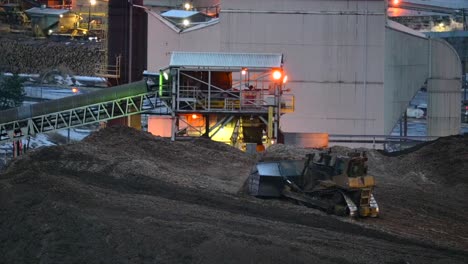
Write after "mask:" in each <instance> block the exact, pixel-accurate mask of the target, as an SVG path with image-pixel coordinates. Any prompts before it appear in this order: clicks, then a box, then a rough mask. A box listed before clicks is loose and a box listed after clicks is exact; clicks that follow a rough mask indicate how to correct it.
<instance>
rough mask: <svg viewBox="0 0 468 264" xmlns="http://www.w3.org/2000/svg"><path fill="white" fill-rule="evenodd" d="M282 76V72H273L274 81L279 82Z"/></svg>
mask: <svg viewBox="0 0 468 264" xmlns="http://www.w3.org/2000/svg"><path fill="white" fill-rule="evenodd" d="M281 76H282V74H281V71H279V70H275V71H274V72H273V79H275V80H279V79H281Z"/></svg>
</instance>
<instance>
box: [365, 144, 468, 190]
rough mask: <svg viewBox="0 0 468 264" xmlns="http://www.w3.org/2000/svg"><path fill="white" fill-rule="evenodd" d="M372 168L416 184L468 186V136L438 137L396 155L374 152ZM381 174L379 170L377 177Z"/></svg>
mask: <svg viewBox="0 0 468 264" xmlns="http://www.w3.org/2000/svg"><path fill="white" fill-rule="evenodd" d="M373 157H374V159H375V160H373V161H371V162H374V161H377V162H375V164H372V165H374V166H370V167H374V168H375V167H382V166H381V165H380V164H379V163H382V162H383V163H385V164H386V165H385V166H384V167H385V168H383V167H382V168H381V169H385V170H390V171H391V172H392V173H393V174H394V175H399V179H413V181H415V183H418V184H442V185H447V186H457V185H468V137H466V136H450V137H441V138H439V139H437V140H435V141H432V142H428V143H425V144H423V145H422V146H419V147H417V148H414V149H412V150H411V151H405V152H404V153H398V155H391V156H388V155H381V154H378V153H373ZM381 173H383V171H379V173H378V174H381Z"/></svg>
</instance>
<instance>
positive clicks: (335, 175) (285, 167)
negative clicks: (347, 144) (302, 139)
mask: <svg viewBox="0 0 468 264" xmlns="http://www.w3.org/2000/svg"><path fill="white" fill-rule="evenodd" d="M367 160H368V158H367V156H366V153H365V152H355V153H348V154H347V155H345V156H340V155H334V154H331V153H330V152H320V153H311V154H307V155H306V157H305V159H304V160H278V161H265V162H259V163H257V164H256V165H255V166H254V168H253V170H252V172H251V175H250V178H249V184H248V187H249V193H250V194H251V195H254V196H257V197H286V198H288V199H292V200H294V201H296V202H297V203H299V204H303V205H305V206H308V207H313V208H319V209H322V210H324V211H326V212H328V213H333V214H336V215H349V216H351V217H358V216H360V217H377V216H378V215H379V206H378V204H377V201H376V200H375V198H374V195H373V190H374V187H375V179H374V177H373V176H370V175H368V174H367Z"/></svg>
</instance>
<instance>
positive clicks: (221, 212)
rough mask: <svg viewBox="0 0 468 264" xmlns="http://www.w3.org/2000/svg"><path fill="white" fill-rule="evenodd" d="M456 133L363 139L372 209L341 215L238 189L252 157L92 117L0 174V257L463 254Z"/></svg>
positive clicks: (243, 258)
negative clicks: (399, 141) (395, 144)
mask: <svg viewBox="0 0 468 264" xmlns="http://www.w3.org/2000/svg"><path fill="white" fill-rule="evenodd" d="M447 145H450V146H451V147H447V148H442V147H441V146H447ZM467 145H468V144H467V139H466V138H457V137H450V138H444V139H441V140H439V141H437V142H434V143H433V144H430V145H427V146H425V147H423V148H421V149H419V150H415V151H414V152H411V153H402V154H401V155H399V156H395V157H389V156H385V155H382V154H381V153H378V152H374V151H369V169H370V173H372V174H374V175H375V177H376V178H377V180H378V188H377V189H376V198H377V200H378V202H379V204H380V206H381V211H382V216H381V217H380V218H377V219H358V220H352V219H348V218H342V217H337V216H333V215H327V214H325V213H323V212H321V211H318V210H313V209H309V208H305V207H302V206H298V205H294V204H291V203H289V202H287V201H283V200H276V199H271V200H268V199H267V200H262V199H256V198H254V197H250V196H247V195H245V194H243V193H242V192H241V190H242V186H243V184H244V182H245V180H246V179H247V177H248V174H249V171H250V168H251V166H252V165H253V164H254V163H255V160H256V159H258V158H259V157H254V156H251V155H248V154H246V153H243V152H241V151H239V150H237V149H234V148H231V147H229V146H226V145H224V144H221V143H216V142H212V141H209V140H205V139H196V140H192V141H178V142H170V141H169V140H167V139H163V138H158V137H153V136H152V135H150V134H148V133H144V132H139V131H136V130H133V129H130V128H124V127H110V128H106V129H103V130H101V131H98V132H96V133H94V134H92V135H91V136H89V137H88V138H86V139H85V140H83V141H81V142H79V143H74V144H69V145H64V146H54V147H47V148H42V149H38V150H35V151H31V152H29V153H28V154H27V155H24V156H22V157H20V158H18V159H16V160H14V161H13V162H12V163H11V164H10V165H9V167H8V168H7V169H6V171H5V172H3V173H2V174H0V230H1V232H0V255H1V256H2V258H1V260H0V263H467V262H468V243H467V237H468V229H467V225H466V221H467V219H468V217H467V216H468V215H467V214H468V213H467V210H466V209H467V207H466V203H465V201H466V198H467V197H466V193H467V182H468V180H467V178H466V176H465V177H463V175H464V174H465V175H468V174H467V173H466V171H467V170H466V167H464V166H466V163H467V162H468V157H467V150H466V149H467ZM455 147H456V148H457V150H456V151H457V152H456V154H457V156H456V157H454V156H453V154H454V153H453V152H450V151H454V149H453V148H455ZM275 148H276V149H275ZM430 149H434V151H433V152H431V151H430ZM336 150H337V151H344V150H345V149H343V148H342V149H336ZM308 151H311V150H304V149H297V148H290V147H286V146H282V145H277V146H275V147H274V148H270V149H268V150H267V153H266V155H265V156H263V157H260V158H261V159H268V158H272V157H273V156H274V155H276V157H277V158H278V157H282V155H284V154H287V153H290V154H291V155H290V157H293V156H294V157H297V158H300V157H301V156H302V155H303V154H304V153H306V152H308ZM460 151H461V153H460ZM449 154H450V155H449ZM458 154H459V155H458ZM454 159H457V160H456V161H455V160H454ZM426 161H427V162H426ZM425 162H426V163H425ZM429 162H430V163H429ZM411 164H419V165H411ZM424 164H425V165H424ZM405 166H406V167H405ZM432 166H435V167H432ZM443 166H448V168H447V169H446V170H440V171H439V170H438V169H435V168H440V167H443ZM421 168H425V169H421ZM443 173H445V174H443Z"/></svg>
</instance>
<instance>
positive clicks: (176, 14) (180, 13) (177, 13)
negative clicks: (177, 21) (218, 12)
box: [161, 10, 199, 18]
mask: <svg viewBox="0 0 468 264" xmlns="http://www.w3.org/2000/svg"><path fill="white" fill-rule="evenodd" d="M198 13H199V12H197V11H185V10H169V11H167V12H164V13H162V14H161V16H163V17H173V18H188V17H191V16H194V15H196V14H198Z"/></svg>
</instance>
